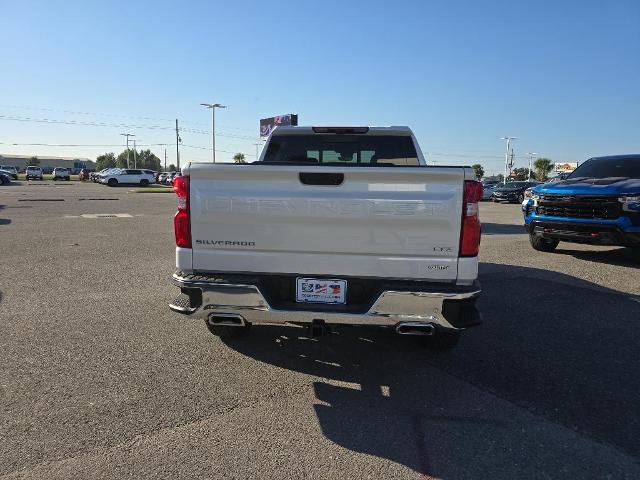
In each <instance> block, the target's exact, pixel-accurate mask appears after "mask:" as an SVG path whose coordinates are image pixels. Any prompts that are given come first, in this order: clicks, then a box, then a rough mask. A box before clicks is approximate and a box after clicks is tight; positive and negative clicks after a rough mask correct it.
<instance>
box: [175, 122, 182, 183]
mask: <svg viewBox="0 0 640 480" xmlns="http://www.w3.org/2000/svg"><path fill="white" fill-rule="evenodd" d="M178 131H179V130H178V119H177V118H176V167H177V169H178V171H180V142H181V141H182V139H181V138H180V134H179V133H178Z"/></svg>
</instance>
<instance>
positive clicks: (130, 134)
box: [120, 133, 135, 168]
mask: <svg viewBox="0 0 640 480" xmlns="http://www.w3.org/2000/svg"><path fill="white" fill-rule="evenodd" d="M120 135H122V136H123V137H127V168H129V137H135V135H134V134H133V133H121V134H120Z"/></svg>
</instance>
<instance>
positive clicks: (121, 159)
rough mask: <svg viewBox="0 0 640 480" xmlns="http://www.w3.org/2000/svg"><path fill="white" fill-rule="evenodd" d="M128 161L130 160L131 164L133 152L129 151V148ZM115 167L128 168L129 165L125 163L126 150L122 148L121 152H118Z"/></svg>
mask: <svg viewBox="0 0 640 480" xmlns="http://www.w3.org/2000/svg"><path fill="white" fill-rule="evenodd" d="M128 158H129V161H130V162H131V164H133V152H132V151H131V149H129V156H128ZM116 167H118V168H129V165H127V150H126V149H125V150H123V151H122V152H120V154H119V155H118V158H116Z"/></svg>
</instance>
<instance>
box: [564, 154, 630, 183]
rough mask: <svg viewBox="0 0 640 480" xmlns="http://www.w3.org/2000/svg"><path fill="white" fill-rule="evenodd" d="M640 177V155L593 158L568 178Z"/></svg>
mask: <svg viewBox="0 0 640 480" xmlns="http://www.w3.org/2000/svg"><path fill="white" fill-rule="evenodd" d="M584 177H587V178H640V157H626V158H625V157H613V158H593V159H591V160H587V161H586V162H584V163H583V164H582V165H580V166H579V167H578V168H576V169H575V170H574V171H573V172H571V175H569V177H567V178H568V179H571V180H573V179H575V178H584Z"/></svg>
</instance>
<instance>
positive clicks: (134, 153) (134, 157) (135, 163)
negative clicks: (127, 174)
mask: <svg viewBox="0 0 640 480" xmlns="http://www.w3.org/2000/svg"><path fill="white" fill-rule="evenodd" d="M136 155H137V154H136V139H135V138H134V139H133V168H138V158H137V157H136Z"/></svg>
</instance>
